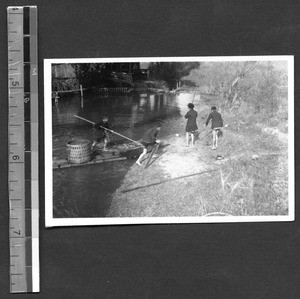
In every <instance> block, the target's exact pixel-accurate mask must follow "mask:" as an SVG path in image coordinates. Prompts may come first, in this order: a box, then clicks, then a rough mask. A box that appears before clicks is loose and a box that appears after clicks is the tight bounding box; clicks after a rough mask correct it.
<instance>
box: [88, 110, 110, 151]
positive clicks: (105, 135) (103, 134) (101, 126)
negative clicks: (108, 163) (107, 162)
mask: <svg viewBox="0 0 300 299" xmlns="http://www.w3.org/2000/svg"><path fill="white" fill-rule="evenodd" d="M94 127H95V128H96V129H97V130H99V131H100V134H99V137H98V138H97V140H96V141H94V143H93V145H92V147H94V146H95V145H96V144H97V143H99V142H101V141H103V143H104V145H103V151H105V152H106V151H107V143H108V142H109V141H110V137H109V132H108V130H105V128H106V129H109V130H110V125H109V123H108V117H107V115H105V116H104V117H103V118H102V121H100V122H99V123H97V124H95V125H94Z"/></svg>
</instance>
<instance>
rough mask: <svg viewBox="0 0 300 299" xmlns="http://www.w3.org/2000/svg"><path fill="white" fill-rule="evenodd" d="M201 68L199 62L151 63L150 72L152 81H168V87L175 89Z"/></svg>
mask: <svg viewBox="0 0 300 299" xmlns="http://www.w3.org/2000/svg"><path fill="white" fill-rule="evenodd" d="M199 66H200V63H199V62H151V63H150V64H149V71H150V76H151V78H152V79H156V80H163V81H166V83H167V84H168V87H169V88H170V89H173V88H176V87H177V82H178V81H179V80H180V79H181V78H182V77H184V76H187V75H188V74H189V73H190V71H191V70H192V69H195V68H198V67H199Z"/></svg>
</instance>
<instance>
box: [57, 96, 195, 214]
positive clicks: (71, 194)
mask: <svg viewBox="0 0 300 299" xmlns="http://www.w3.org/2000/svg"><path fill="white" fill-rule="evenodd" d="M192 101H195V102H198V101H199V95H198V96H197V95H196V96H194V95H193V94H190V93H180V94H171V93H161V94H130V95H102V96H95V95H93V94H85V95H84V97H83V99H81V98H80V96H78V95H75V96H70V97H63V98H60V99H59V102H58V103H53V105H52V136H53V159H65V158H66V157H67V153H66V143H67V142H68V141H70V140H72V138H84V139H88V140H90V141H91V142H92V141H93V139H94V138H95V137H96V136H94V134H95V133H94V131H93V130H92V125H90V124H89V123H86V122H84V121H81V120H79V119H77V118H75V117H74V115H79V116H81V117H83V118H86V119H88V120H90V121H93V122H99V121H100V120H101V118H102V117H103V116H104V115H108V117H109V123H110V124H111V125H112V128H113V130H115V131H116V132H119V133H121V134H124V135H126V136H127V137H129V138H131V139H134V140H138V139H141V138H142V136H143V134H144V132H145V131H146V130H147V129H148V128H150V127H152V126H153V123H154V122H155V121H157V120H163V119H167V118H170V117H179V116H181V115H184V114H185V113H186V112H187V110H188V109H187V104H188V103H189V102H192ZM183 129H184V128H183ZM161 133H162V134H164V135H167V132H163V128H162V132H161ZM120 141H121V140H120ZM133 163H134V161H132V160H126V161H119V162H107V163H100V164H96V165H89V166H82V167H70V168H65V169H60V170H54V171H53V206H54V217H64V218H67V217H105V215H106V211H107V209H108V208H109V203H110V198H111V195H112V194H113V193H114V191H115V190H116V189H117V188H118V187H119V186H120V184H121V182H122V179H123V178H124V176H125V174H126V172H127V170H128V169H129V167H130V166H132V164H133Z"/></svg>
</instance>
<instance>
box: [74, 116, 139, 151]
mask: <svg viewBox="0 0 300 299" xmlns="http://www.w3.org/2000/svg"><path fill="white" fill-rule="evenodd" d="M74 117H76V118H78V119H81V120H83V121H85V122H88V123H90V124H92V125H95V124H96V123H95V122H93V121H90V120H88V119H86V118H83V117H81V116H78V115H74ZM99 127H100V128H102V129H104V130H107V131H109V132H111V133H112V134H115V135H118V136H120V137H122V138H125V139H127V140H129V141H131V142H134V143H136V144H138V145H140V146H143V145H142V144H141V143H140V142H138V141H135V140H133V139H131V138H129V137H127V136H124V135H122V134H120V133H118V132H115V131H113V130H110V129H107V128H105V127H103V126H99Z"/></svg>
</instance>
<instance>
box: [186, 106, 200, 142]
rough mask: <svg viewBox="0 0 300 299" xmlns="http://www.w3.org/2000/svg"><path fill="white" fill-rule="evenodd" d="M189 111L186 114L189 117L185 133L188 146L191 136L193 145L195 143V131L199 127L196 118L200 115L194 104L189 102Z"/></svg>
mask: <svg viewBox="0 0 300 299" xmlns="http://www.w3.org/2000/svg"><path fill="white" fill-rule="evenodd" d="M187 106H188V108H189V111H188V112H187V113H186V115H185V116H184V117H185V118H187V123H186V127H185V132H186V133H185V135H186V146H189V141H190V137H191V141H192V142H191V144H192V146H193V145H194V143H195V131H196V130H197V129H198V127H197V122H196V118H197V116H198V113H197V111H195V110H194V104H192V103H189V104H188V105H187Z"/></svg>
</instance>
